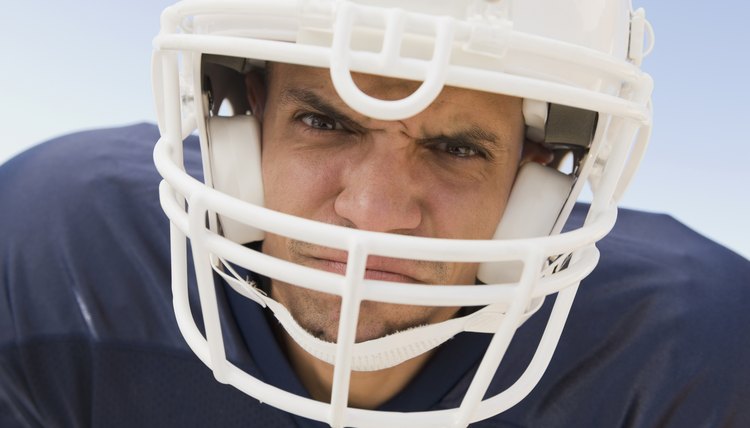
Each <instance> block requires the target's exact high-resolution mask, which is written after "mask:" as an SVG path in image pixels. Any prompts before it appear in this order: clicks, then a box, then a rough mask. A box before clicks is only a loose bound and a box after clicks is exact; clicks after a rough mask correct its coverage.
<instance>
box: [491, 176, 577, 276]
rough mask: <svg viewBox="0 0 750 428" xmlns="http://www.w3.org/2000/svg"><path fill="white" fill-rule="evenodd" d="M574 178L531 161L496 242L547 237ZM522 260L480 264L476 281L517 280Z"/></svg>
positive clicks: (513, 193)
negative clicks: (499, 240) (498, 240)
mask: <svg viewBox="0 0 750 428" xmlns="http://www.w3.org/2000/svg"><path fill="white" fill-rule="evenodd" d="M573 181H574V178H573V177H572V176H570V175H567V174H563V173H562V172H560V171H557V170H556V169H554V168H549V167H546V166H543V165H540V164H538V163H534V162H529V163H526V164H524V165H522V166H521V168H520V169H519V171H518V174H517V175H516V181H515V183H514V184H513V189H512V190H511V192H510V197H509V198H508V203H507V205H506V206H505V212H504V213H503V217H502V218H501V219H500V223H499V224H498V226H497V230H496V231H495V236H494V237H493V239H521V238H535V237H540V236H547V235H549V234H550V233H551V232H552V229H553V228H554V226H555V222H556V221H557V219H558V217H559V215H560V212H561V211H562V209H563V206H564V205H565V202H566V201H567V199H568V196H569V195H570V191H571V189H572V187H573ZM522 267H523V266H522V264H521V262H520V261H509V262H493V263H481V264H480V265H479V271H478V272H477V278H478V279H479V280H480V281H482V282H483V283H485V284H488V283H502V282H513V281H518V280H519V278H520V275H521V269H522Z"/></svg>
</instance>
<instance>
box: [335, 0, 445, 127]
mask: <svg viewBox="0 0 750 428" xmlns="http://www.w3.org/2000/svg"><path fill="white" fill-rule="evenodd" d="M338 7H339V9H338V11H337V14H336V22H335V23H334V32H333V46H332V50H333V53H334V54H333V55H332V56H331V80H332V81H333V86H334V88H336V92H338V94H339V96H340V97H341V99H342V100H343V101H344V102H345V103H346V104H347V105H349V106H350V107H351V108H352V109H354V110H356V111H358V112H359V113H362V114H365V115H367V116H369V117H373V118H376V119H381V120H399V119H404V118H407V117H411V116H414V115H416V114H417V113H419V112H420V111H422V110H424V109H425V108H427V106H429V105H430V103H432V101H434V100H435V98H437V96H438V95H439V94H440V91H441V90H442V89H443V85H444V84H445V78H446V74H447V70H448V63H449V61H450V53H451V45H452V42H453V34H454V31H455V22H454V21H453V19H451V18H448V17H442V18H437V21H436V23H435V24H434V25H435V48H434V50H433V54H432V60H431V61H430V65H429V66H428V67H426V69H425V79H424V81H423V82H422V84H421V85H420V86H419V88H418V89H417V90H416V91H415V92H414V93H413V94H411V95H409V96H408V97H406V98H403V99H400V100H395V101H385V100H379V99H377V98H373V97H371V96H369V95H367V94H365V93H364V92H362V91H361V90H360V89H359V88H358V87H357V85H356V84H355V83H354V80H353V79H352V74H351V69H350V57H351V51H350V48H349V44H350V43H351V39H352V27H353V26H354V24H355V22H356V21H357V14H358V13H361V12H360V11H359V10H358V9H357V8H358V7H357V6H354V5H352V4H350V3H348V2H341V3H339V5H338ZM405 19H406V17H405V16H404V12H400V11H396V10H394V11H392V12H391V13H389V14H387V15H386V24H385V32H384V34H385V40H384V44H383V51H382V52H381V54H380V55H381V61H380V64H379V65H380V66H381V68H388V66H389V65H396V64H398V60H399V55H400V50H399V47H400V43H399V41H400V39H401V37H402V36H403V29H404V26H405V23H404V21H405Z"/></svg>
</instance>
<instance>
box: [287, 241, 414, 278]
mask: <svg viewBox="0 0 750 428" xmlns="http://www.w3.org/2000/svg"><path fill="white" fill-rule="evenodd" d="M302 255H303V256H304V257H307V258H309V259H313V260H318V261H321V262H324V263H325V262H333V263H341V264H343V265H346V264H347V262H348V258H347V253H346V252H343V251H335V250H324V249H321V250H316V251H312V252H310V253H307V254H302ZM365 269H366V270H367V271H376V272H383V273H386V274H393V275H397V276H402V277H404V281H403V282H425V281H423V280H422V279H420V278H422V277H423V274H422V273H421V272H420V271H419V270H418V268H417V266H416V265H415V262H414V261H413V260H403V259H394V258H388V257H379V256H368V257H367V264H366V266H365ZM342 273H343V272H342ZM365 276H366V277H367V276H368V275H367V272H366V273H365Z"/></svg>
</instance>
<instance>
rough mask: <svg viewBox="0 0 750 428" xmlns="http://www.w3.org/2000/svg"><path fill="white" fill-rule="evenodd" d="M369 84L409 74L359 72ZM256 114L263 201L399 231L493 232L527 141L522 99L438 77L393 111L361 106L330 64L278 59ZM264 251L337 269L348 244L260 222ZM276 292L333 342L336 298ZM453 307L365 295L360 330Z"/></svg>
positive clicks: (402, 88)
mask: <svg viewBox="0 0 750 428" xmlns="http://www.w3.org/2000/svg"><path fill="white" fill-rule="evenodd" d="M354 78H355V82H356V83H357V85H358V86H359V88H360V89H362V90H363V91H364V92H366V93H367V94H369V95H371V96H374V97H376V98H381V99H387V100H393V99H401V98H404V97H406V96H408V95H410V94H411V93H412V92H413V91H414V90H415V89H416V88H417V86H418V84H417V83H415V82H407V81H402V80H396V79H387V78H382V77H376V76H370V75H355V76H354ZM266 99H267V102H266V105H265V109H264V114H263V149H262V150H263V152H262V166H263V183H264V190H265V205H266V206H267V207H268V208H271V209H274V210H277V211H281V212H284V213H288V214H293V215H296V216H299V217H304V218H308V219H312V220H317V221H321V222H325V223H331V224H335V225H339V226H345V227H351V228H356V229H361V230H368V231H376V232H387V233H395V234H401V235H411V236H421V237H436V238H460V239H490V238H491V237H492V235H493V233H494V231H495V228H496V227H497V224H498V221H499V219H500V217H501V215H502V213H503V210H504V209H505V202H506V200H507V198H508V194H509V192H510V188H511V185H512V183H513V179H514V177H515V174H516V169H517V166H518V162H519V158H520V155H521V149H522V144H523V118H522V114H521V100H520V99H518V98H511V97H506V96H502V95H496V94H487V93H483V92H476V91H471V90H465V89H457V88H445V89H444V90H443V91H442V93H441V95H440V96H439V97H438V98H437V99H436V100H435V102H433V103H432V104H431V105H430V107H429V108H427V109H426V110H424V111H423V112H421V113H419V114H418V115H417V116H414V117H411V118H408V119H404V120H400V121H382V120H376V119H372V118H370V117H367V116H364V115H362V114H359V113H357V112H355V111H354V110H352V109H351V108H349V107H348V106H347V105H346V104H345V103H344V102H343V101H342V100H341V99H340V98H339V97H338V95H337V94H336V92H335V90H334V88H333V85H332V83H331V80H330V74H329V72H328V70H326V69H318V68H310V67H302V66H292V65H285V64H274V65H273V67H271V68H270V69H269V76H268V85H267V88H266ZM263 251H264V252H265V253H267V254H270V255H272V256H275V257H278V258H281V259H285V260H289V261H292V262H295V263H299V264H302V265H305V266H309V267H312V268H316V269H322V270H326V271H330V272H336V273H341V274H343V273H344V272H345V270H346V256H347V254H346V253H345V252H342V251H338V250H333V249H330V248H323V247H319V246H316V245H312V244H309V243H305V242H300V241H296V240H293V239H289V238H286V237H283V236H278V235H273V234H266V239H265V241H264V244H263ZM476 271H477V264H470V263H452V262H445V263H443V262H424V261H415V260H402V259H392V258H383V257H374V256H370V257H369V258H368V261H367V271H366V278H369V279H377V280H384V281H397V282H409V283H427V284H474V282H475V278H476ZM272 297H273V298H275V299H276V300H278V301H279V302H281V303H282V304H283V305H284V306H286V307H287V308H288V309H289V311H290V312H291V313H292V315H293V316H294V318H295V319H296V320H297V322H298V323H299V324H300V325H301V326H302V327H304V328H305V329H306V330H308V331H309V332H310V333H312V334H313V335H315V336H317V337H320V338H321V339H324V340H327V341H331V342H334V341H335V340H336V334H337V331H338V318H339V306H340V298H339V297H338V296H332V295H328V294H325V293H319V292H315V291H311V290H307V289H304V288H301V287H295V286H291V285H289V284H285V283H282V282H280V281H275V280H274V281H273V282H272ZM458 309H459V308H457V307H421V306H407V305H394V304H385V303H379V302H371V301H365V302H363V303H362V307H361V309H360V322H359V325H358V329H357V341H364V340H369V339H374V338H378V337H381V336H384V335H386V334H389V333H393V332H396V331H400V330H404V329H407V328H410V327H414V326H418V325H422V324H428V323H434V322H438V321H442V320H445V319H449V318H451V317H453V316H454V315H455V313H456V311H458Z"/></svg>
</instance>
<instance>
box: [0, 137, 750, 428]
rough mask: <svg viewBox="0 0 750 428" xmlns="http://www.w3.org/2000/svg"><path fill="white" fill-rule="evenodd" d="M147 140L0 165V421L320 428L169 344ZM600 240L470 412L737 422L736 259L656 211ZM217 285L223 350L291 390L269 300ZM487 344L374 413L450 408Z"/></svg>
mask: <svg viewBox="0 0 750 428" xmlns="http://www.w3.org/2000/svg"><path fill="white" fill-rule="evenodd" d="M157 138H158V131H157V129H156V127H155V126H152V125H146V124H143V125H136V126H130V127H125V128H119V129H110V130H101V131H90V132H83V133H78V134H73V135H69V136H66V137H63V138H59V139H56V140H53V141H51V142H48V143H45V144H43V145H41V146H38V147H35V148H33V149H31V150H29V151H27V152H25V153H23V154H21V155H19V156H17V157H16V158H14V159H12V160H11V161H9V162H7V163H6V164H5V165H3V166H2V167H0V427H17V426H22V427H26V426H30V427H58V426H59V427H87V426H97V427H99V426H102V427H118V426H123V427H132V426H147V427H150V426H158V427H169V426H180V427H182V426H191V427H196V426H222V427H233V426H238V427H239V426H243V427H248V426H251V427H256V426H257V427H274V426H279V427H294V426H298V427H321V426H324V425H323V424H320V423H318V422H314V421H310V420H306V419H303V418H300V417H296V416H292V415H289V414H286V413H284V412H281V411H279V410H276V409H274V408H272V407H270V406H268V405H265V404H262V403H259V402H258V400H256V399H253V398H251V397H248V396H246V395H245V394H243V393H242V392H240V391H238V390H236V389H234V388H233V387H231V386H227V385H222V384H220V383H218V382H216V381H215V380H214V379H213V375H212V374H211V372H210V370H209V369H208V368H206V367H205V366H204V365H203V364H202V363H201V362H200V361H199V360H198V359H197V357H195V356H194V355H193V353H192V352H191V351H190V350H189V349H188V347H187V345H186V344H185V342H184V341H183V339H182V336H181V335H180V333H179V331H178V328H177V324H176V321H175V319H174V314H173V310H172V302H171V290H170V272H169V269H170V254H169V226H168V221H167V218H166V217H165V215H164V214H163V213H162V211H161V208H160V206H159V201H158V192H157V186H158V183H159V181H160V177H159V175H158V174H157V172H156V170H155V168H154V166H153V162H152V158H151V151H152V148H153V145H154V142H155V141H156V139H157ZM197 147H198V143H197V140H196V139H191V140H190V141H189V142H188V144H187V146H186V150H185V159H186V164H187V168H188V170H189V171H190V172H191V173H192V174H194V175H196V176H199V175H200V156H199V153H198V149H197ZM584 212H585V207H577V208H576V209H575V211H574V212H573V215H572V218H571V224H575V223H580V222H581V221H582V217H583V214H584ZM599 248H600V250H601V253H602V255H601V262H600V263H599V266H598V267H597V268H596V269H595V271H594V272H593V273H592V274H591V276H590V277H589V278H587V279H586V280H584V281H583V283H582V285H581V288H580V289H579V291H578V296H577V298H576V301H575V303H574V305H573V309H572V312H571V315H570V317H569V319H568V321H567V324H566V326H565V330H564V332H563V335H562V338H561V340H560V344H559V346H558V349H557V351H556V352H555V355H554V357H553V359H552V362H551V363H550V366H549V368H548V369H547V372H546V373H545V375H544V377H543V378H542V380H541V382H540V383H539V384H538V385H537V387H536V388H535V389H534V390H533V391H532V392H531V394H530V395H529V396H527V397H526V398H525V399H524V400H523V401H521V402H520V403H519V404H518V405H516V406H515V407H513V408H511V409H510V410H508V411H506V412H505V413H503V414H501V415H498V416H496V417H495V418H493V419H491V420H488V421H483V422H480V423H477V424H475V425H474V426H478V427H480V426H481V427H484V426H493V427H520V426H530V427H573V426H576V427H718V426H726V427H748V426H750V406H749V405H748V404H749V403H750V363H748V362H750V329H748V326H750V311H748V308H749V307H750V262H748V261H747V260H745V259H743V258H742V257H740V256H738V255H737V254H734V253H732V252H731V251H729V250H727V249H725V248H723V247H721V246H719V245H717V244H715V243H713V242H711V241H709V240H707V239H705V238H703V237H702V236H700V235H698V234H696V233H695V232H693V231H691V230H690V229H688V228H686V227H685V226H683V225H681V224H680V223H678V222H677V221H675V220H674V219H672V218H671V217H669V216H665V215H656V214H647V213H641V212H635V211H629V210H621V211H620V215H619V220H618V223H617V225H616V226H615V228H614V230H613V231H612V233H611V234H610V235H609V236H608V237H606V238H605V239H604V240H602V241H601V242H600V244H599ZM191 282H192V278H191ZM195 291H196V290H195V289H194V288H192V289H191V301H193V302H197V295H196V292H195ZM220 291H222V290H220ZM223 291H224V292H223V293H219V305H220V306H221V313H222V314H223V316H224V319H223V320H222V322H223V323H224V326H223V328H224V331H225V335H226V337H225V341H226V342H227V349H228V353H229V355H230V356H231V358H232V360H233V361H234V362H235V364H237V365H238V366H240V367H241V368H243V369H244V370H246V371H248V372H250V373H252V374H253V375H255V376H257V377H259V378H261V379H262V380H264V381H266V382H269V383H272V384H274V385H277V386H280V387H282V388H284V389H287V390H289V391H292V392H295V393H298V394H300V395H307V393H306V391H305V390H304V388H303V386H302V384H301V383H300V381H299V379H298V378H297V377H296V375H295V373H294V371H293V370H292V369H291V367H290V365H289V363H288V362H287V360H286V357H285V356H284V353H283V351H282V350H281V348H280V347H279V345H278V343H277V342H276V340H275V338H274V335H273V333H272V331H271V328H270V327H269V318H268V314H266V313H265V312H264V311H263V310H262V309H261V308H260V307H259V306H258V305H256V304H254V303H252V302H249V301H247V300H245V299H244V298H241V297H240V296H238V295H236V294H235V293H234V292H233V291H231V289H229V288H226V287H225V288H224V289H223ZM547 300H548V301H547V302H546V303H545V305H544V306H543V308H542V309H541V310H540V311H539V313H537V314H536V315H534V316H533V317H532V318H531V319H530V320H529V321H527V322H526V324H524V326H523V327H521V329H519V332H518V333H517V335H516V337H515V338H514V340H513V342H512V344H511V346H510V348H509V349H508V352H507V354H506V356H505V357H504V359H503V361H504V362H503V365H501V368H500V370H499V372H498V373H497V375H496V377H495V379H494V380H493V383H492V385H491V391H495V392H497V391H500V390H502V389H504V388H505V387H507V386H508V385H510V384H511V383H512V382H513V381H514V380H515V379H517V377H518V376H519V375H520V373H521V372H522V370H523V369H524V368H525V366H526V364H527V363H528V361H529V358H530V356H531V355H532V354H533V352H534V349H535V347H536V345H537V341H538V338H539V336H540V335H541V331H542V329H543V327H544V323H545V322H546V316H547V314H548V313H549V310H550V308H551V303H552V302H551V301H550V300H552V299H547ZM194 313H199V312H198V311H195V310H194ZM487 340H488V337H487V336H486V335H480V334H468V333H462V334H460V335H458V336H457V337H456V338H454V339H453V340H450V341H448V342H446V344H444V345H443V346H441V347H440V349H439V350H438V352H437V353H436V354H435V356H434V357H433V358H432V359H431V360H430V361H429V362H428V364H427V366H426V367H425V368H424V370H423V371H422V372H421V373H420V374H419V375H418V376H417V377H416V378H415V379H414V380H413V381H412V382H411V383H410V384H409V385H408V386H407V387H406V388H405V389H404V390H403V391H402V392H401V393H399V394H398V395H397V396H396V397H394V398H393V399H392V400H390V401H389V402H387V403H386V404H384V405H383V408H384V409H388V410H401V411H409V410H417V409H420V410H426V409H439V408H446V407H453V406H456V405H457V404H458V403H460V400H461V398H462V397H463V393H464V392H465V390H466V388H467V386H468V382H470V381H471V378H472V374H473V371H474V370H475V369H476V364H477V362H478V360H479V358H480V352H481V351H483V349H484V347H485V346H486V343H487Z"/></svg>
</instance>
